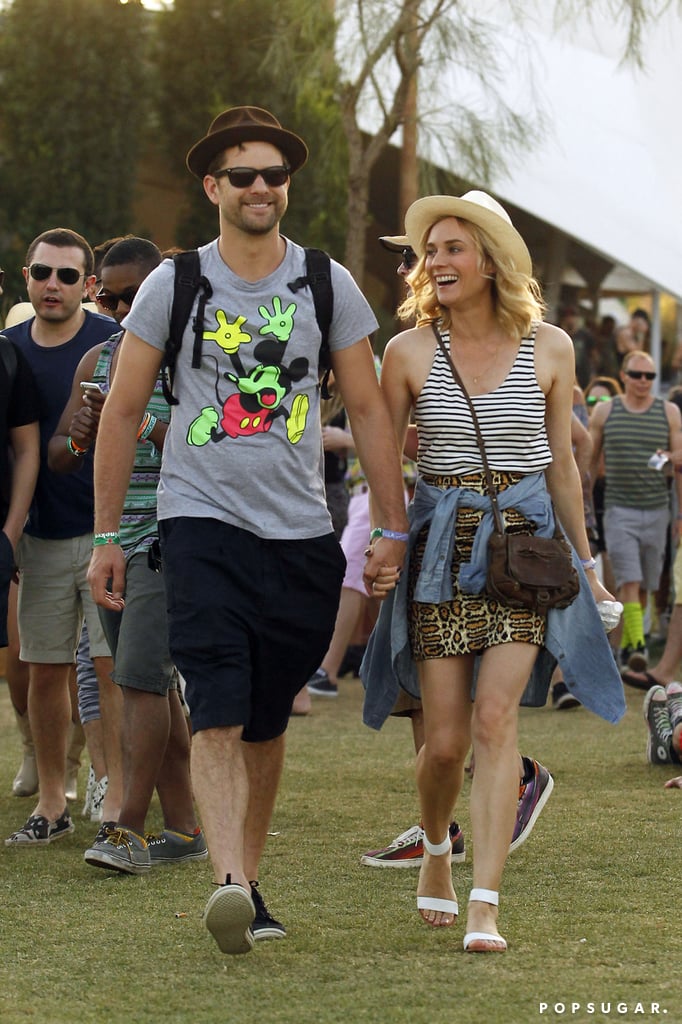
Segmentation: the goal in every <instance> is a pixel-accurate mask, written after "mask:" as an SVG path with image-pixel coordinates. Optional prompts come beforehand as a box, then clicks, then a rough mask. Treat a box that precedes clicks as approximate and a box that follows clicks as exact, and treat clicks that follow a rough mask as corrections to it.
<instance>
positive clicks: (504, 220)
mask: <svg viewBox="0 0 682 1024" xmlns="http://www.w3.org/2000/svg"><path fill="white" fill-rule="evenodd" d="M445 217H457V218H461V219H462V220H468V221H470V222H471V223H472V224H475V225H476V226H477V227H480V228H483V230H484V231H486V232H487V233H488V234H489V235H490V236H491V238H493V239H494V240H495V242H497V244H498V245H499V246H500V248H501V249H503V250H504V251H505V252H506V253H507V255H508V256H509V257H510V258H511V259H512V261H513V263H514V266H515V268H516V269H517V270H520V271H521V272H522V273H524V274H532V272H533V263H532V260H531V258H530V253H529V252H528V247H527V245H526V243H525V242H524V240H523V239H522V238H521V235H520V234H519V233H518V231H517V230H516V228H515V227H514V225H513V224H512V222H511V220H510V218H509V214H508V213H507V211H506V210H505V209H504V207H503V206H500V204H499V203H498V202H497V200H496V199H493V197H492V196H489V195H488V193H487V192H478V191H472V192H467V193H466V195H463V196H462V197H461V199H460V198H458V197H457V196H425V197H424V198H423V199H417V201H416V202H415V203H412V205H411V206H410V208H409V210H408V211H407V213H406V214H405V231H406V232H407V236H408V238H409V240H410V245H411V246H412V248H413V249H414V251H415V252H416V253H418V254H419V255H420V256H421V255H423V253H424V242H425V240H426V233H427V231H428V230H429V228H430V227H432V226H433V225H434V224H435V223H436V222H437V221H439V220H443V219H444V218H445Z"/></svg>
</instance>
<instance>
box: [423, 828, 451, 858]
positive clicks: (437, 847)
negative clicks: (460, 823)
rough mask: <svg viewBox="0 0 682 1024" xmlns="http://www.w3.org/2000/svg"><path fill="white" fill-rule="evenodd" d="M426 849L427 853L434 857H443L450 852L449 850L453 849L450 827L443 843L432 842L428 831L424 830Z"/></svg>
mask: <svg viewBox="0 0 682 1024" xmlns="http://www.w3.org/2000/svg"><path fill="white" fill-rule="evenodd" d="M424 849H425V850H426V852H427V853H430V854H431V856H432V857H442V855H443V854H444V853H449V851H450V850H452V839H451V838H450V830H449V829H448V831H447V833H446V835H445V839H444V840H443V842H442V843H430V842H429V839H428V836H427V835H426V832H424Z"/></svg>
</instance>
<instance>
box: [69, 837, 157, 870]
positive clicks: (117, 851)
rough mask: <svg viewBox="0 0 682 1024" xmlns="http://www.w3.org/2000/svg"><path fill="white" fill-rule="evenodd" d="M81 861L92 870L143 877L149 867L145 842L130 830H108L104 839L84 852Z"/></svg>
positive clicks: (149, 860) (149, 861)
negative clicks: (100, 869) (103, 869)
mask: <svg viewBox="0 0 682 1024" xmlns="http://www.w3.org/2000/svg"><path fill="white" fill-rule="evenodd" d="M83 860H84V861H85V863H86V864H90V865H91V866H92V867H94V868H105V869H106V868H108V869H109V870H110V871H120V872H121V873H122V874H124V875H143V874H145V872H147V871H149V869H150V867H151V859H150V857H149V849H148V847H147V843H146V840H145V839H144V838H143V837H142V836H139V835H138V834H137V832H133V830H132V829H130V828H113V829H110V830H109V832H108V834H107V837H106V839H102V840H100V841H99V842H95V843H93V844H92V846H91V847H90V849H89V850H86V851H85V853H84V854H83Z"/></svg>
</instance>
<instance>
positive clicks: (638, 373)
mask: <svg viewBox="0 0 682 1024" xmlns="http://www.w3.org/2000/svg"><path fill="white" fill-rule="evenodd" d="M625 373H626V374H627V376H628V377H629V378H630V380H656V374H655V373H654V372H653V370H626V371H625Z"/></svg>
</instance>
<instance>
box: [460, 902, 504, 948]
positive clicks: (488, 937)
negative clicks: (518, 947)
mask: <svg viewBox="0 0 682 1024" xmlns="http://www.w3.org/2000/svg"><path fill="white" fill-rule="evenodd" d="M472 902H473V903H489V904H490V905H491V906H492V907H497V906H499V904H500V894H499V892H495V890H494V889H472V890H471V892H470V894H469V903H472ZM479 942H483V943H485V944H486V945H485V946H483V947H481V946H478V945H474V943H479ZM490 943H495V945H492V946H491V945H490ZM464 949H465V951H466V952H467V953H504V952H505V950H506V949H507V943H506V941H505V940H504V939H503V938H502V936H501V935H494V934H493V933H492V932H467V934H466V935H465V936H464Z"/></svg>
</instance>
